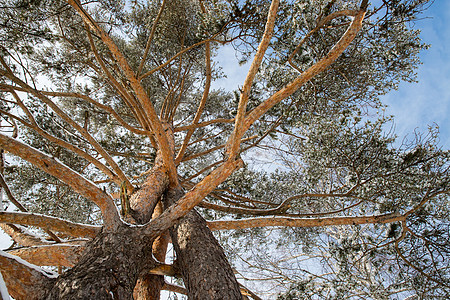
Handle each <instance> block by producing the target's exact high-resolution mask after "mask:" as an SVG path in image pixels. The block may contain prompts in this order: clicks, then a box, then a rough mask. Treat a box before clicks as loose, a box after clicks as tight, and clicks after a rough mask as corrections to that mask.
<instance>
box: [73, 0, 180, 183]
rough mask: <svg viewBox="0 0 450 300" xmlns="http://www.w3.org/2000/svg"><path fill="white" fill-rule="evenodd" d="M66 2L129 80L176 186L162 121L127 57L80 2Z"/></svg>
mask: <svg viewBox="0 0 450 300" xmlns="http://www.w3.org/2000/svg"><path fill="white" fill-rule="evenodd" d="M67 2H68V3H69V4H70V5H71V6H72V7H73V8H74V9H75V10H76V11H77V12H78V13H79V14H80V16H81V17H82V19H83V20H84V21H85V22H86V23H87V24H88V25H89V27H90V28H91V29H92V30H94V31H95V32H96V33H97V34H98V35H99V36H100V37H101V39H102V41H103V42H104V43H105V44H106V46H108V48H109V50H110V51H111V53H112V55H113V56H114V58H115V59H116V61H117V63H118V65H119V66H120V68H121V69H122V71H123V72H124V74H125V76H126V78H127V80H129V81H130V85H131V87H132V88H133V90H134V92H135V93H136V96H137V98H138V100H139V101H140V104H141V105H142V107H143V109H144V111H145V114H146V116H147V119H148V121H149V123H150V126H151V128H152V130H153V133H154V134H155V138H156V140H157V142H158V145H159V147H160V148H161V153H162V155H163V160H164V164H165V165H166V166H167V169H168V172H169V179H170V183H171V185H174V186H176V185H177V184H178V177H177V171H176V168H175V164H174V161H173V157H172V151H170V146H169V141H168V139H167V136H166V133H165V131H164V129H163V126H162V123H161V121H160V120H159V118H158V115H157V114H156V111H155V108H154V107H153V104H152V101H151V100H150V98H149V96H148V95H147V93H146V92H145V89H144V87H143V86H142V85H141V83H140V80H139V79H138V78H137V77H136V74H135V73H134V71H133V70H132V69H131V67H130V65H129V64H128V61H127V59H126V58H125V57H124V55H123V54H122V53H121V52H120V50H119V48H118V47H117V45H116V44H115V43H114V41H113V40H112V39H111V37H110V36H109V35H108V34H107V33H106V32H105V31H104V30H103V29H102V28H101V27H100V26H99V25H98V24H97V23H96V22H95V21H94V19H93V18H92V17H91V16H90V15H89V14H88V13H87V12H86V11H85V10H84V8H83V7H82V6H81V4H80V3H79V2H78V1H76V0H67Z"/></svg>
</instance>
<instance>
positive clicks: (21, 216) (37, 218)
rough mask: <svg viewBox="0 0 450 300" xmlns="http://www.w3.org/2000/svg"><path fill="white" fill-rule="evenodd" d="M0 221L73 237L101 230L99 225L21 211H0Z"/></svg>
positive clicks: (86, 235) (91, 236) (89, 235)
mask: <svg viewBox="0 0 450 300" xmlns="http://www.w3.org/2000/svg"><path fill="white" fill-rule="evenodd" d="M0 223H11V224H21V225H28V226H36V227H40V228H43V229H50V230H53V231H57V232H64V233H66V234H68V235H70V236H73V237H89V238H93V237H95V236H96V235H97V234H98V233H99V232H100V230H101V227H100V226H93V225H87V224H79V223H73V222H70V221H67V220H63V219H60V218H56V217H50V216H45V215H41V214H34V213H23V212H6V211H1V212H0Z"/></svg>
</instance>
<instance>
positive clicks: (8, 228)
mask: <svg viewBox="0 0 450 300" xmlns="http://www.w3.org/2000/svg"><path fill="white" fill-rule="evenodd" d="M0 228H1V229H2V230H3V231H4V232H5V233H6V234H7V235H9V237H10V238H11V239H12V240H13V241H14V243H17V244H20V245H22V246H25V247H28V246H38V245H49V244H54V243H55V242H54V241H49V240H46V239H44V238H43V237H42V236H40V235H38V234H34V233H32V232H30V231H29V230H27V228H25V227H24V226H17V225H14V224H3V223H0Z"/></svg>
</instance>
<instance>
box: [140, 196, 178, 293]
mask: <svg viewBox="0 0 450 300" xmlns="http://www.w3.org/2000/svg"><path fill="white" fill-rule="evenodd" d="M162 212H163V206H162V203H161V202H159V203H158V205H157V206H156V208H155V211H154V212H153V216H152V217H153V218H155V217H157V216H159V215H160V214H161V213H162ZM169 240H170V237H169V233H168V232H164V233H163V234H161V235H160V236H159V237H157V238H156V240H155V241H154V242H153V246H152V252H153V256H154V258H156V259H157V260H158V261H159V262H163V263H164V261H165V260H166V253H167V246H168V243H169ZM163 286H164V276H158V275H151V274H149V273H148V272H147V271H145V273H144V274H141V276H140V277H139V279H138V282H137V283H136V286H135V288H134V292H133V297H134V299H135V300H159V299H160V296H161V290H162V288H163Z"/></svg>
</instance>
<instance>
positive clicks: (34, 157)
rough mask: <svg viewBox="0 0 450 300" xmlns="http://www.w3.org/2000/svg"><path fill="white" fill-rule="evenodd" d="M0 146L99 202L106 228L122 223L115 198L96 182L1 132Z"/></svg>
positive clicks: (84, 195) (86, 196)
mask: <svg viewBox="0 0 450 300" xmlns="http://www.w3.org/2000/svg"><path fill="white" fill-rule="evenodd" d="M0 147H1V148H3V149H5V150H6V151H9V152H10V153H12V154H14V155H16V156H19V157H21V158H22V159H24V160H26V161H28V162H30V163H31V164H33V165H35V166H36V167H38V168H39V169H41V170H43V171H44V172H46V173H48V174H50V175H52V176H54V177H56V178H58V179H60V180H61V181H63V182H64V183H66V184H67V185H68V186H70V187H71V188H73V189H74V190H75V191H76V192H77V193H78V194H80V195H81V196H83V197H85V198H87V199H89V200H91V201H93V202H94V203H95V204H97V205H98V207H99V208H100V210H101V212H102V215H103V220H104V224H105V227H106V228H108V229H112V228H113V227H114V226H116V225H117V224H119V223H121V220H120V217H119V215H118V211H117V208H116V205H115V204H114V201H113V199H112V198H111V197H110V196H109V195H108V194H106V193H105V192H103V191H102V190H101V189H100V188H98V187H97V186H96V185H95V184H94V183H92V182H91V181H89V180H87V179H85V178H84V177H82V176H81V175H80V174H78V173H77V172H75V171H73V170H72V169H70V168H69V167H67V166H66V165H64V164H63V163H61V162H59V161H57V160H56V159H54V158H52V157H50V156H48V155H46V154H44V153H42V152H40V151H39V150H37V149H34V148H32V147H30V146H28V145H26V144H23V143H22V142H19V141H17V140H15V139H13V138H10V137H8V136H5V135H3V134H0Z"/></svg>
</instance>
